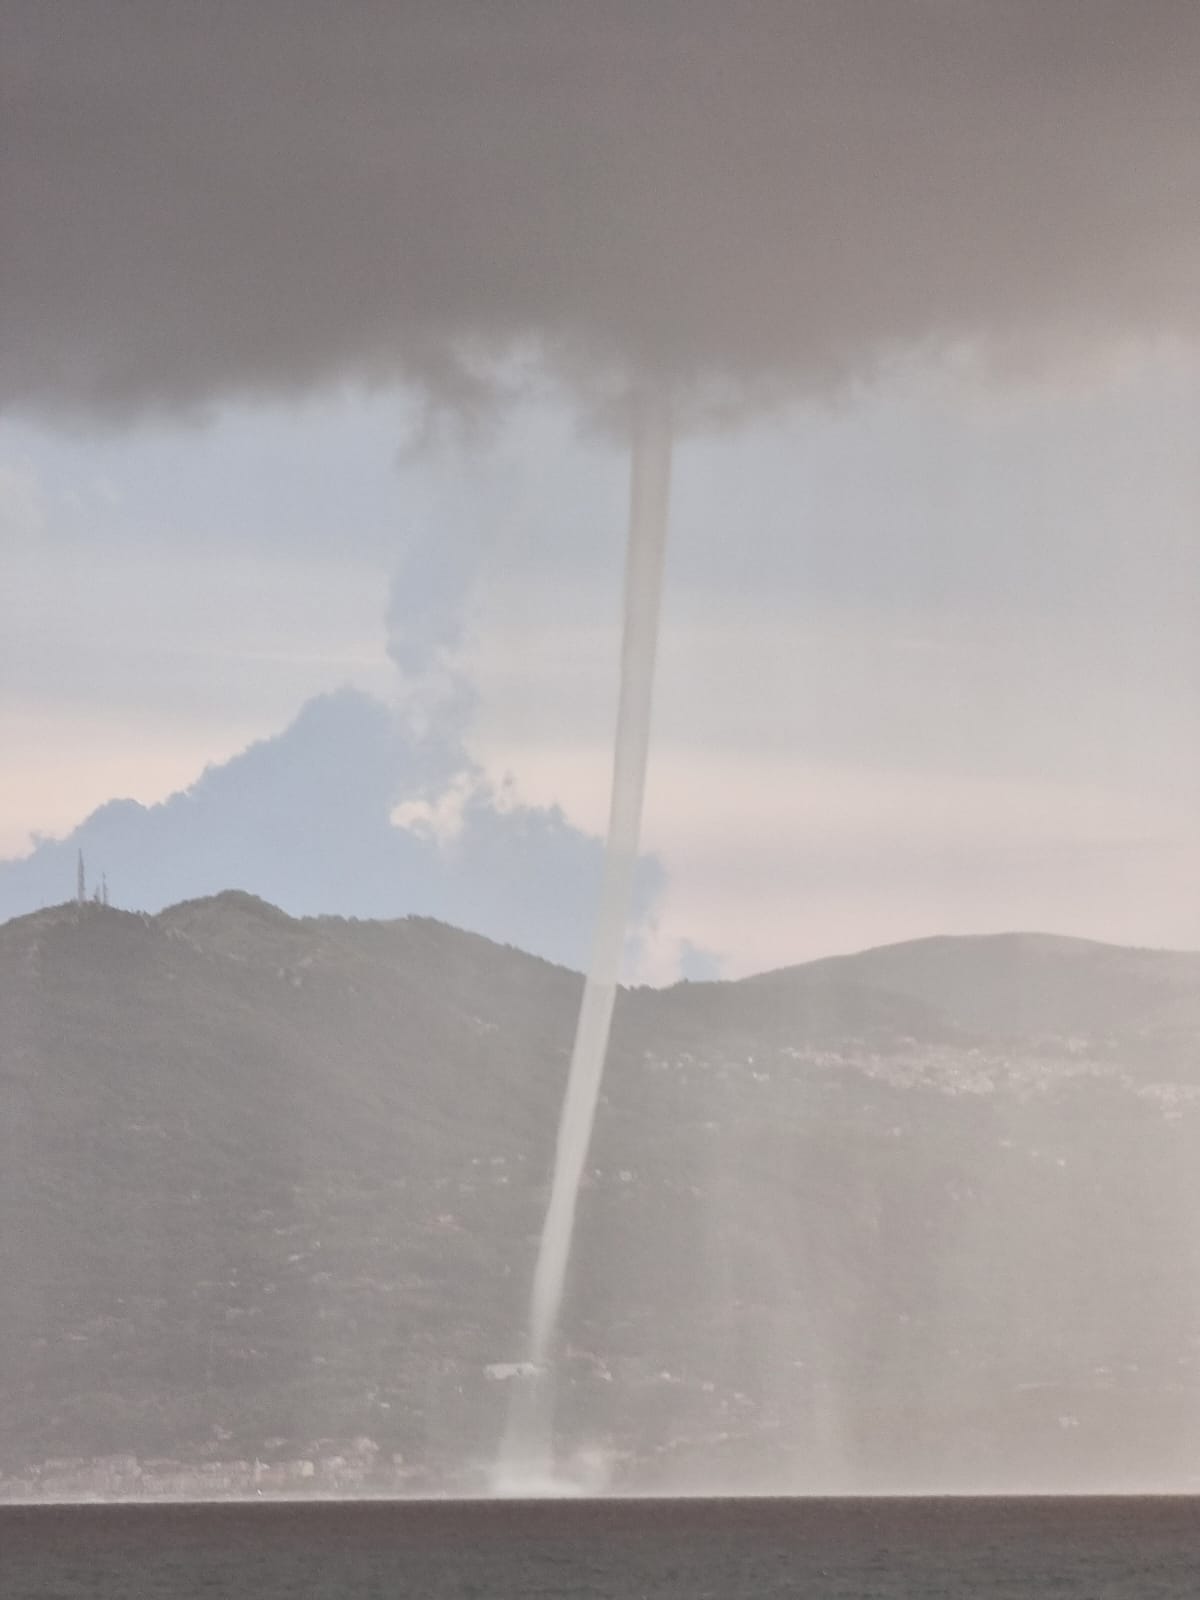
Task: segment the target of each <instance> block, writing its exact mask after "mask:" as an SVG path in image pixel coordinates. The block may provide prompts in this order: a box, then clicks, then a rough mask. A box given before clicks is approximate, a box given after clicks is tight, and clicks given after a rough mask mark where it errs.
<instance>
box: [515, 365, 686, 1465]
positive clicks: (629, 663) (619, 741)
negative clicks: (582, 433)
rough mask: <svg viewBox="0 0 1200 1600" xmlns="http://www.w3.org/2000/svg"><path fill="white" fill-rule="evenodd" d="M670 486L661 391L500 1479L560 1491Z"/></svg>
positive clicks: (646, 428)
mask: <svg viewBox="0 0 1200 1600" xmlns="http://www.w3.org/2000/svg"><path fill="white" fill-rule="evenodd" d="M670 479H671V416H670V406H669V402H668V400H667V398H666V395H665V394H664V393H663V392H662V390H661V389H655V390H649V391H646V392H643V393H641V394H639V395H638V397H637V398H636V400H635V403H634V416H633V438H632V468H631V475H630V506H629V536H628V545H627V551H626V562H625V600H624V618H623V630H622V639H621V687H620V698H619V701H618V706H617V727H616V737H615V740H614V747H613V776H612V799H611V804H610V810H609V821H608V837H607V842H606V847H605V858H604V878H603V882H602V885H601V891H600V909H599V914H598V916H597V919H596V931H595V936H594V938H593V942H592V951H591V960H590V963H589V967H588V973H587V981H586V983H585V985H584V991H583V1001H582V1003H581V1005H580V1009H579V1020H578V1023H577V1025H576V1030H575V1044H574V1048H573V1050H572V1052H571V1066H570V1071H569V1073H568V1077H567V1090H566V1096H565V1098H564V1100H563V1107H562V1115H561V1118H560V1120H559V1125H558V1141H557V1145H556V1148H555V1156H554V1177H553V1181H552V1184H551V1189H550V1203H549V1205H548V1207H547V1210H546V1220H545V1223H544V1224H543V1227H542V1236H541V1242H540V1244H539V1247H538V1256H537V1265H536V1267H535V1269H534V1276H533V1293H532V1296H531V1300H530V1314H529V1327H530V1344H529V1360H530V1363H531V1366H532V1368H533V1371H532V1373H531V1374H530V1375H529V1376H527V1377H525V1378H523V1379H522V1380H521V1381H519V1382H518V1383H516V1384H515V1386H514V1390H513V1401H512V1406H511V1410H510V1415H509V1424H508V1429H507V1432H506V1436H505V1441H504V1446H503V1449H502V1452H501V1464H500V1469H499V1477H500V1478H501V1479H503V1478H508V1477H513V1478H515V1480H516V1481H517V1482H519V1483H520V1482H527V1483H536V1484H537V1486H538V1487H537V1489H536V1491H535V1492H544V1488H545V1484H546V1483H547V1482H553V1481H554V1479H553V1471H552V1457H553V1438H552V1429H553V1405H554V1376H553V1371H552V1361H553V1356H554V1343H555V1334H556V1330H557V1327H558V1319H559V1312H560V1310H561V1308H562V1300H563V1291H564V1288H565V1286H566V1277H567V1266H568V1263H569V1260H570V1254H571V1237H572V1234H573V1232H574V1227H575V1207H576V1202H577V1200H578V1195H579V1181H580V1178H581V1177H582V1174H583V1164H584V1161H585V1160H586V1158H587V1151H588V1145H589V1143H590V1142H591V1137H592V1125H593V1123H594V1121H595V1117H596V1102H597V1100H598V1098H599V1094H600V1081H601V1078H602V1076H603V1073H604V1058H605V1053H606V1051H607V1048H608V1036H609V1030H610V1028H611V1026H612V1013H613V1004H614V1001H615V1000H616V993H617V982H618V979H619V977H620V972H621V957H622V953H623V949H624V943H625V930H626V925H627V922H628V917H629V905H630V899H631V896H632V893H633V878H634V871H635V869H636V866H637V857H638V841H639V837H640V833H641V821H642V800H643V796H644V793H645V788H646V758H647V753H648V750H649V744H650V717H651V709H652V701H653V691H654V660H655V654H656V651H657V647H658V624H659V612H660V595H661V590H662V572H663V560H664V555H665V552H666V542H667V524H668V507H669V500H670Z"/></svg>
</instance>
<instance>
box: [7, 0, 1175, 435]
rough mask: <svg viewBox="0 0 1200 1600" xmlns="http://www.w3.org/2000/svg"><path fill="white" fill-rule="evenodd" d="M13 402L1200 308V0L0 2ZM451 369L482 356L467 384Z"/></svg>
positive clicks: (760, 368) (1155, 318)
mask: <svg viewBox="0 0 1200 1600" xmlns="http://www.w3.org/2000/svg"><path fill="white" fill-rule="evenodd" d="M0 18H2V24H0V25H2V37H0V47H2V48H0V57H2V59H3V63H4V64H3V69H2V70H3V129H2V134H3V139H2V146H3V155H2V157H0V160H2V163H3V165H2V168H0V176H2V183H3V210H4V225H3V226H4V240H3V302H2V311H3V324H4V334H3V339H4V345H5V351H4V358H3V362H2V366H0V372H2V377H0V398H2V399H3V401H4V402H6V403H8V404H9V405H13V404H15V405H17V406H20V407H23V408H29V409H33V410H44V411H49V412H53V411H55V410H56V409H63V410H72V409H82V410H85V411H91V412H97V413H111V414H116V415H119V414H122V413H135V412H137V411H139V410H141V409H144V408H152V407H159V406H181V405H182V406H186V405H189V404H195V403H203V402H204V401H206V400H210V399H213V398H216V397H220V396H222V395H225V394H227V393H230V392H234V391H243V392H251V393H254V392H264V393H271V392H280V391H291V390H296V389H300V388H303V387H306V386H310V385H313V384H317V383H320V382H324V381H328V380H333V379H337V378H339V377H345V376H352V377H355V378H362V379H366V380H368V381H370V380H375V379H378V380H389V379H391V378H393V377H394V376H395V375H397V374H403V375H406V376H409V377H416V378H418V379H420V380H422V381H424V382H426V383H427V384H429V385H430V386H432V388H433V389H434V391H435V392H437V393H438V395H439V397H440V398H442V399H447V400H449V401H451V402H469V401H470V399H471V384H472V379H471V376H470V370H471V359H470V358H471V356H472V354H478V353H480V352H485V353H491V352H495V351H497V350H499V349H503V348H505V347H509V346H510V345H511V344H512V343H513V342H514V341H517V342H519V341H521V340H523V339H527V338H532V339H535V340H537V341H538V342H539V343H540V344H541V345H543V346H544V347H546V348H548V351H549V354H550V358H551V360H552V361H557V362H559V363H561V364H562V365H564V366H566V367H568V368H570V369H572V370H574V371H576V372H577V373H578V372H582V371H590V372H592V373H596V372H607V373H609V374H619V373H620V372H622V371H625V370H628V369H629V368H630V367H636V366H643V367H649V368H656V369H660V370H664V371H668V372H671V373H673V374H675V375H677V376H681V377H685V378H688V379H713V378H716V379H719V380H722V381H728V382H730V383H731V384H732V385H733V387H734V389H735V390H736V391H737V392H740V393H742V394H747V393H749V394H752V393H754V392H755V391H756V390H758V389H759V388H762V387H765V388H768V389H769V388H770V387H771V386H772V385H774V384H776V383H785V384H794V383H804V384H813V383H823V382H825V381H828V380H830V379H834V378H837V377H841V376H844V375H845V374H846V373H848V372H853V371H855V370H857V369H858V368H859V367H861V366H863V365H869V364H870V363H872V362H873V361H874V360H876V359H877V358H878V357H879V356H880V354H885V353H886V352H887V351H888V350H889V349H891V348H894V347H897V346H905V345H911V344H912V343H914V342H920V341H927V340H940V339H942V338H953V337H956V336H961V335H967V336H972V337H983V338H988V337H991V338H994V339H998V340H999V341H1001V342H1008V341H1015V342H1016V343H1018V344H1021V345H1024V346H1026V347H1029V348H1034V349H1038V350H1040V349H1042V348H1043V346H1044V343H1045V341H1051V342H1053V343H1055V344H1059V343H1062V342H1065V343H1066V344H1067V345H1068V346H1069V345H1072V344H1079V343H1081V344H1083V345H1084V346H1087V345H1088V344H1090V343H1091V341H1093V340H1094V339H1096V338H1097V337H1103V338H1104V339H1109V338H1112V337H1117V338H1120V337H1122V336H1126V335H1131V336H1145V335H1155V334H1157V333H1160V332H1167V333H1171V332H1179V333H1182V334H1183V335H1184V336H1185V337H1189V338H1190V337H1192V336H1193V335H1195V333H1196V331H1197V327H1198V324H1200V310H1198V296H1200V288H1198V286H1200V160H1197V150H1198V149H1200V92H1198V91H1200V5H1197V4H1196V3H1195V0H1137V3H1131V0H1057V3H1048V0H958V3H952V0H907V3H905V0H828V3H815V4H805V3H803V0H780V3H777V4H776V3H767V0H762V3H759V0H742V3H739V0H649V3H648V0H636V3H633V0H540V3H539V0H505V3H503V4H496V3H487V4H483V3H468V0H429V3H420V0H407V3H404V0H394V3H387V4H384V3H368V0H358V3H349V4H343V5H331V4H329V3H327V0H321V3H320V4H315V5H314V4H309V3H305V0H254V3H253V4H249V5H247V4H243V3H241V0H237V3H232V0H231V3H224V0H190V3H172V0H152V3H142V0H125V3H116V0H83V3H71V0H55V3H45V0H0ZM464 352H465V353H466V359H465V360H464Z"/></svg>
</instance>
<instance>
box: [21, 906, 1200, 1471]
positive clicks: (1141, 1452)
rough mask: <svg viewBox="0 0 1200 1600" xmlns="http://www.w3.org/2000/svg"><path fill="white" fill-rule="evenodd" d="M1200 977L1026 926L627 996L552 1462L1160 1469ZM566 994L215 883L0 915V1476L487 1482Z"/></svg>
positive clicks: (1175, 1339) (1183, 1290) (1184, 1421)
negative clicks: (198, 891) (196, 889)
mask: <svg viewBox="0 0 1200 1600" xmlns="http://www.w3.org/2000/svg"><path fill="white" fill-rule="evenodd" d="M1198 973H1200V958H1198V957H1195V956H1191V955H1189V954H1188V953H1186V952H1139V951H1136V950H1133V951H1130V950H1127V949H1125V948H1124V947H1120V946H1105V945H1098V944H1092V943H1083V942H1077V941H1065V942H1064V941H1061V940H1058V939H1056V938H1055V937H1053V936H1049V937H1047V936H1042V935H1035V936H1028V935H1020V934H1018V935H1002V936H998V937H997V938H989V937H987V936H984V937H981V938H980V937H971V936H967V937H966V938H965V939H955V938H953V937H949V938H947V939H945V940H932V941H930V940H924V941H915V942H910V943H905V944H899V945H892V946H883V947H877V948H876V949H875V950H874V951H866V952H862V953H861V954H860V955H858V956H855V957H834V958H826V959H824V960H821V961H817V962H812V963H805V964H802V965H800V966H797V967H793V968H785V969H782V970H776V971H775V972H772V973H766V974H761V975H757V976H755V977H752V978H747V979H741V980H736V981H721V982H704V983H695V982H693V983H686V982H685V983H678V984H675V985H672V986H671V987H669V988H666V989H650V988H644V987H643V988H634V989H626V990H622V991H621V993H620V994H619V996H618V999H617V1005H616V1011H615V1016H614V1031H613V1040H612V1048H611V1052H610V1059H609V1063H608V1066H607V1069H606V1076H605V1081H604V1085H603V1092H602V1097H601V1104H600V1107H599V1112H598V1118H597V1126H596V1132H595V1137H594V1141H593V1147H592V1150H591V1152H590V1154H589V1158H588V1165H587V1170H586V1173H585V1180H584V1190H583V1193H582V1195H581V1198H580V1208H579V1231H578V1235H577V1239H576V1244H575V1250H574V1254H573V1257H572V1269H571V1277H570V1281H569V1284H568V1294H567V1303H566V1308H565V1319H564V1330H563V1344H562V1346H561V1349H560V1352H559V1361H558V1365H559V1400H560V1410H559V1443H560V1448H561V1451H562V1453H563V1456H564V1459H567V1460H569V1459H570V1458H571V1456H572V1453H576V1452H580V1451H583V1452H590V1453H591V1454H590V1455H589V1459H591V1457H592V1456H598V1457H600V1458H602V1459H603V1460H604V1461H605V1462H606V1463H607V1464H608V1466H607V1470H608V1472H609V1474H610V1476H611V1481H612V1482H613V1483H614V1484H615V1485H617V1486H620V1487H626V1488H635V1489H647V1488H649V1489H658V1490H667V1491H669V1490H672V1489H680V1490H683V1489H695V1488H708V1489H721V1488H723V1487H728V1486H729V1485H731V1484H735V1485H736V1486H738V1487H739V1488H742V1489H745V1490H749V1489H760V1490H772V1491H784V1492H884V1491H893V1490H897V1491H899V1490H908V1489H914V1488H924V1489H927V1490H939V1491H944V1490H962V1489H971V1488H975V1489H979V1490H994V1489H1005V1488H1009V1489H1017V1488H1021V1487H1024V1488H1031V1487H1034V1488H1044V1489H1047V1490H1050V1489H1065V1488H1079V1487H1085V1488H1092V1489H1104V1488H1117V1487H1126V1488H1127V1487H1129V1486H1130V1485H1131V1484H1132V1485H1137V1484H1140V1485H1142V1486H1145V1485H1147V1484H1151V1485H1158V1486H1160V1487H1161V1486H1171V1485H1182V1484H1192V1485H1194V1484H1195V1481H1196V1479H1195V1477H1194V1476H1191V1475H1192V1474H1194V1473H1195V1471H1196V1468H1195V1462H1196V1461H1197V1459H1200V1449H1198V1448H1197V1447H1198V1446H1200V1242H1198V1240H1197V1238H1196V1234H1197V1230H1196V1228H1195V1224H1194V1218H1195V1217H1196V1216H1197V1215H1198V1214H1200V977H1198ZM581 987H582V979H581V977H580V975H579V974H578V973H576V972H572V971H571V970H569V969H567V968H564V967H560V966H555V965H554V964H552V963H550V962H547V961H544V960H542V959H540V958H537V957H532V956H528V955H526V954H524V953H523V952H521V951H520V950H517V949H516V948H514V947H512V946H504V945H498V944H494V943H491V942H490V941H488V940H487V939H485V938H483V937H482V936H480V935H475V934H468V933H463V932H461V931H460V930H456V929H454V928H452V927H450V926H448V925H446V924H442V923H439V922H436V921H433V920H432V919H428V918H412V917H410V918H405V919H400V920H397V921H390V922H374V921H362V922H356V921H354V920H352V919H344V918H310V919H296V918H291V917H289V916H287V915H286V914H284V913H281V912H279V911H278V910H277V908H274V907H272V906H270V905H269V904H268V903H266V902H265V901H261V900H258V899H256V898H254V897H253V896H248V895H246V894H243V893H241V892H240V891H229V892H226V893H225V894H222V895H218V896H215V897H204V898H201V899H199V900H195V901H190V902H184V903H181V904H179V905H177V906H174V907H171V908H169V909H168V910H166V911H164V912H161V913H158V914H156V915H155V916H150V915H148V914H142V913H135V912H125V911H118V910H116V909H113V908H106V907H101V906H96V905H92V904H87V905H84V906H76V905H74V904H71V903H67V904H65V905H62V906H58V907H54V908H48V909H44V910H42V911H39V912H33V913H29V914H27V915H26V916H24V917H22V918H19V919H15V920H13V921H10V922H8V923H5V924H4V925H2V926H0V1106H2V1108H3V1118H2V1119H0V1273H2V1274H3V1281H5V1282H6V1283H8V1284H10V1285H12V1284H18V1285H20V1286H21V1293H20V1294H19V1295H9V1296H7V1297H6V1301H5V1306H4V1312H3V1315H2V1316H0V1416H3V1418H4V1427H3V1429H2V1430H0V1493H8V1494H21V1495H34V1496H38V1495H46V1494H64V1493H70V1492H92V1491H95V1492H104V1493H124V1492H130V1493H156V1492H167V1490H166V1489H164V1485H167V1486H170V1485H173V1486H174V1488H173V1490H172V1492H187V1493H199V1492H205V1493H207V1492H209V1491H210V1490H211V1491H213V1492H254V1490H255V1488H256V1487H261V1486H262V1485H263V1484H264V1483H265V1484H266V1485H267V1486H268V1487H270V1486H271V1485H272V1484H274V1485H276V1486H279V1485H283V1486H285V1487H290V1488H291V1489H295V1490H297V1491H305V1490H307V1491H312V1490H320V1491H321V1492H368V1491H372V1490H379V1491H380V1492H413V1491H419V1492H430V1493H436V1492H446V1491H451V1492H465V1491H469V1490H473V1489H480V1488H486V1485H487V1482H488V1473H489V1470H490V1465H491V1462H492V1460H493V1459H494V1456H495V1451H496V1448H497V1447H498V1443H499V1439H500V1435H501V1432H502V1429H503V1423H504V1415H505V1410H506V1406H507V1387H508V1384H509V1383H510V1382H511V1381H512V1373H513V1370H514V1366H515V1365H519V1362H520V1360H521V1359H522V1357H523V1353H524V1349H525V1333H524V1327H525V1318H526V1314H527V1296H528V1290H529V1284H530V1281H531V1276H532V1268H533V1259H534V1255H535V1252H536V1246H537V1237H538V1232H539V1230H540V1226H541V1221H542V1216H543V1214H544V1207H545V1201H546V1195H547V1191H548V1184H549V1177H550V1167H551V1161H552V1153H553V1141H554V1133H555V1130H556V1127H557V1121H558V1114H559V1109H560V1105H561V1099H562V1091H563V1086H564V1081H565V1072H566V1066H567V1061H568V1057H569V1052H570V1047H571V1039H572V1035H573V1030H574V1024H575V1017H576V1012H577V1007H578V1001H579V995H580V991H581ZM1013 996H1015V997H1016V1000H1017V1001H1018V1002H1019V1003H1018V1004H1017V1006H1016V1009H1015V1011H1013V1012H1012V1013H1011V1014H1009V1013H1006V1012H1005V1009H1004V1008H1005V1005H1006V1003H1007V1000H1008V999H1011V998H1012V997H1013ZM1063 1419H1066V1420H1063ZM364 1441H365V1443H364ZM118 1461H119V1462H121V1463H124V1464H123V1465H120V1466H117V1465H114V1464H113V1463H114V1462H118ZM55 1463H57V1465H55ZM63 1463H69V1464H70V1465H66V1466H64V1465H63ZM131 1463H132V1465H131ZM255 1463H258V1466H256V1465H255ZM255 1473H258V1474H259V1476H258V1478H257V1479H256V1478H255V1476H254V1475H255ZM264 1474H265V1476H264ZM189 1486H190V1487H189Z"/></svg>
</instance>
